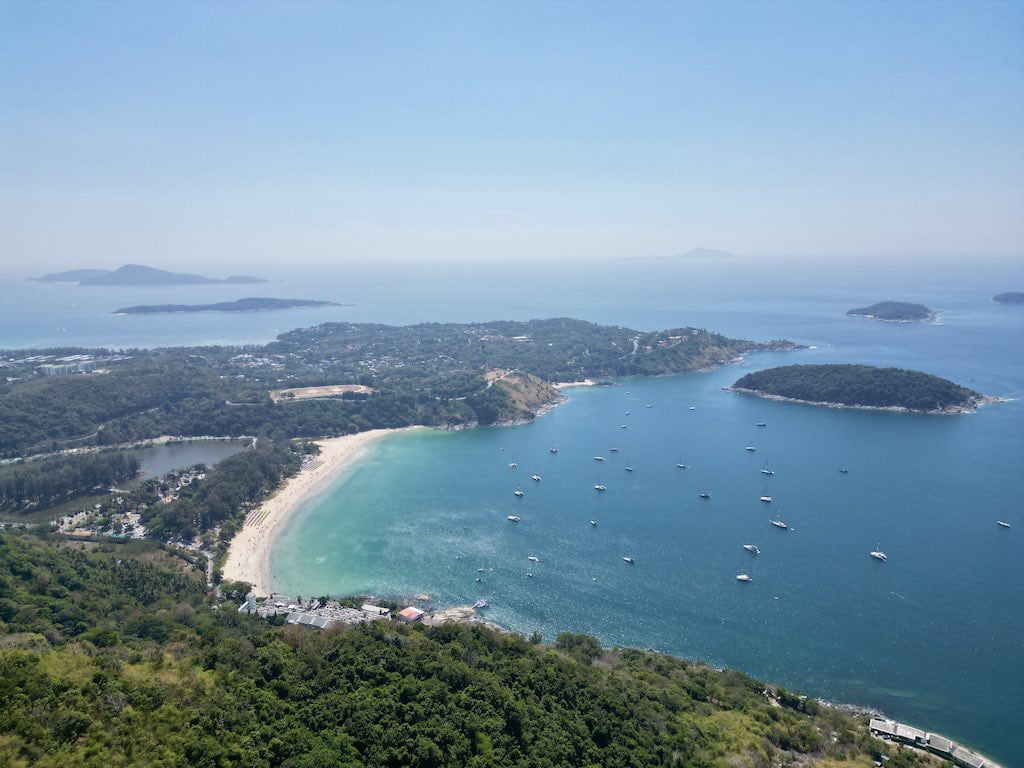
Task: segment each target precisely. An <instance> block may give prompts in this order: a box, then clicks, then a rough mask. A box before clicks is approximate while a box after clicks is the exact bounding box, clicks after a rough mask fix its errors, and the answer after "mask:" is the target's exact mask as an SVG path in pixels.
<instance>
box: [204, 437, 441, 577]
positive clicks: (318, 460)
mask: <svg viewBox="0 0 1024 768" xmlns="http://www.w3.org/2000/svg"><path fill="white" fill-rule="evenodd" d="M413 429H426V427H402V428H401V429H371V430H368V431H366V432H358V433H356V434H354V435H344V436H343V437H331V438H325V439H323V440H315V441H314V442H315V443H316V444H317V445H318V446H319V447H320V453H319V454H318V455H317V456H316V457H315V459H314V460H313V461H310V462H309V463H308V464H307V465H306V466H304V467H303V468H302V469H301V470H299V472H298V474H296V475H294V476H292V477H290V478H288V479H287V480H286V481H285V482H284V484H283V485H282V486H281V487H280V488H278V489H277V491H275V492H274V493H273V494H272V495H271V496H270V497H269V498H267V499H266V500H264V502H263V503H262V504H260V505H259V506H258V507H257V508H256V509H254V510H252V512H250V513H249V514H248V516H247V517H246V518H245V523H244V524H243V526H242V530H240V531H239V532H238V533H237V534H235V537H234V538H233V539H232V540H231V544H230V546H229V547H228V556H227V559H226V560H225V561H224V567H223V569H222V571H221V573H222V575H223V578H224V579H225V580H227V581H244V582H247V583H249V584H252V591H253V592H254V593H255V594H256V595H257V596H258V597H266V596H268V595H269V594H270V592H271V587H272V584H271V578H270V553H271V550H272V549H273V547H274V543H275V541H276V540H277V537H278V536H279V535H280V533H281V531H282V529H283V528H284V526H285V525H286V524H287V522H288V520H289V519H290V518H291V517H292V515H294V514H295V512H296V511H297V510H298V509H299V508H300V507H302V505H303V503H305V502H306V501H307V500H308V499H310V498H311V497H312V496H314V495H316V493H317V492H318V491H320V490H322V489H323V488H324V487H325V486H326V485H328V484H329V483H330V482H331V480H333V479H334V478H336V477H337V476H338V473H339V472H342V471H344V470H345V469H346V468H347V467H349V466H350V465H351V464H352V463H353V462H354V461H355V460H356V459H358V458H359V457H360V456H362V455H363V453H364V452H365V451H366V448H367V447H368V446H369V445H370V444H371V443H373V442H375V441H376V440H379V439H380V438H382V437H384V436H385V435H391V434H395V433H398V432H406V431H409V430H413Z"/></svg>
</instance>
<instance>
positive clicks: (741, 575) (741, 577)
mask: <svg viewBox="0 0 1024 768" xmlns="http://www.w3.org/2000/svg"><path fill="white" fill-rule="evenodd" d="M736 581H742V582H744V583H746V582H748V581H753V579H752V578H750V577H749V576H747V574H745V573H737V574H736Z"/></svg>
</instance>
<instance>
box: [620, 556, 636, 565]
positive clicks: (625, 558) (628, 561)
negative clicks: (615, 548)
mask: <svg viewBox="0 0 1024 768" xmlns="http://www.w3.org/2000/svg"><path fill="white" fill-rule="evenodd" d="M622 559H623V560H625V561H626V562H627V563H629V564H630V565H634V564H635V563H636V560H634V559H633V558H632V557H628V556H623V558H622Z"/></svg>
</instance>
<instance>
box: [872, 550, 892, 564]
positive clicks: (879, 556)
mask: <svg viewBox="0 0 1024 768" xmlns="http://www.w3.org/2000/svg"><path fill="white" fill-rule="evenodd" d="M871 556H872V557H873V558H875V560H881V561H882V562H883V563H884V562H885V561H886V560H888V559H889V558H887V557H886V556H885V552H882V551H881V550H875V551H874V552H872V553H871Z"/></svg>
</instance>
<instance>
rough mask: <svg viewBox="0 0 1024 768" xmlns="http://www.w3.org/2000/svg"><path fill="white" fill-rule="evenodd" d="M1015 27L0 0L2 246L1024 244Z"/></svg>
mask: <svg viewBox="0 0 1024 768" xmlns="http://www.w3.org/2000/svg"><path fill="white" fill-rule="evenodd" d="M1022 40H1024V4H1021V3H1017V2H984V1H983V0H982V1H978V0H972V1H971V2H909V3H908V2H870V1H869V2H843V3H840V2H827V1H824V0H818V1H817V2H810V3H801V2H760V3H754V2H733V3H730V2H724V3H723V2H707V3H686V2H666V3H657V2H629V3H625V2H624V3H615V2H586V3H583V2H545V3H541V2H514V3H513V2H507V3H501V2H486V3H473V2H459V3H435V2H429V3H428V2H422V3H369V2H366V3H327V2H323V3H311V2H310V3H301V2H300V3H294V2H291V3H231V2H217V3H200V2H173V3H172V2H164V3H156V2H149V3H146V2H137V3H128V2H112V3H92V2H85V1H82V0H79V1H78V2H71V1H70V0H68V2H60V3H48V2H31V3H29V2H8V1H7V0H0V230H2V231H3V232H5V236H4V238H3V241H4V242H2V243H0V249H2V255H0V257H2V259H3V260H4V262H5V263H8V264H43V263H45V264H54V265H63V264H67V265H70V266H80V265H85V264H95V265H101V266H116V265H117V264H120V263H123V262H125V261H142V262H145V263H154V264H157V263H160V264H166V263H168V262H169V261H170V260H174V261H175V262H176V263H180V264H198V263H203V262H208V261H211V260H215V261H225V262H227V261H233V262H247V263H261V262H271V261H276V260H279V259H281V258H287V259H290V260H293V261H295V262H304V263H310V264H314V263H324V262H330V263H343V262H348V261H355V260H360V259H366V258H373V259H382V260H396V261H397V260H409V259H415V260H424V261H429V260H434V259H436V260H504V259H509V258H520V259H528V260H538V261H544V260H551V259H565V260H584V259H599V260H603V259H617V258H621V257H629V256H659V255H669V254H673V253H679V252H683V251H687V250H689V249H691V248H693V247H696V246H705V247H714V248H723V249H727V250H732V251H737V252H741V253H745V254H791V255H797V256H800V255H806V256H808V257H814V258H819V259H821V258H829V257H830V256H833V257H834V256H835V255H838V254H845V253H850V252H874V251H889V250H913V251H952V252H965V253H978V252H985V253H1000V254H1010V255H1013V256H1016V257H1018V258H1019V257H1020V255H1021V254H1022V253H1024V215H1022V211H1024V44H1022V43H1021V41H1022Z"/></svg>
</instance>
